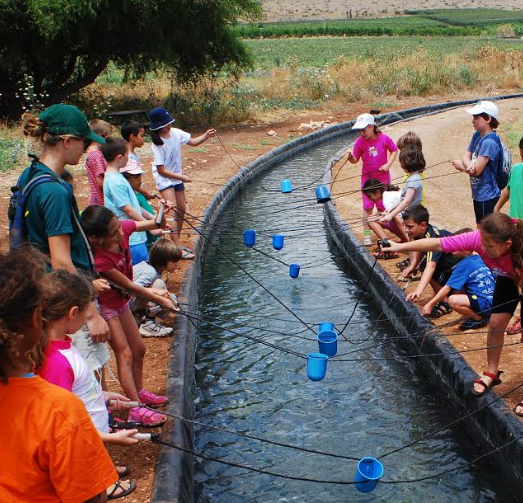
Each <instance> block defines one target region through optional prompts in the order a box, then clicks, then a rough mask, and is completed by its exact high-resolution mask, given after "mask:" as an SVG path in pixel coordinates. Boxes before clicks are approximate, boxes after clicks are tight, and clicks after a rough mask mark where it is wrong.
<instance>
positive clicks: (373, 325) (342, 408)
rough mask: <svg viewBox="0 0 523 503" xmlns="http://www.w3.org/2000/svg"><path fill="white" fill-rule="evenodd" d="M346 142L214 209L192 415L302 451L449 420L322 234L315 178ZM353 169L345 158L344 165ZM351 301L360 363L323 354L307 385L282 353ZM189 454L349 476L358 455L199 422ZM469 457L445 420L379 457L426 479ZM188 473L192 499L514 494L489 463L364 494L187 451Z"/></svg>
mask: <svg viewBox="0 0 523 503" xmlns="http://www.w3.org/2000/svg"><path fill="white" fill-rule="evenodd" d="M347 142H348V140H347V138H345V139H344V140H337V141H334V142H330V143H328V144H326V145H322V146H320V147H316V148H314V149H312V150H310V151H308V152H307V153H305V154H301V155H299V156H297V157H294V158H293V159H291V160H289V161H286V162H283V163H281V164H280V165H279V166H278V167H277V168H275V169H273V170H272V171H270V172H268V173H267V174H265V175H263V176H261V177H259V178H258V179H257V180H256V181H255V182H253V183H252V184H250V185H248V186H246V187H245V188H244V190H243V193H242V195H241V197H239V198H238V199H237V200H236V201H235V202H234V203H233V204H232V205H230V206H229V207H227V209H226V210H225V212H224V213H223V215H222V216H221V217H220V220H219V222H218V226H217V228H216V229H215V231H216V232H215V233H214V235H213V242H214V243H215V244H216V245H217V247H218V250H219V251H218V250H217V249H216V248H214V249H213V250H212V251H211V253H210V254H209V256H208V257H207V259H206V263H205V266H204V270H203V277H204V284H203V288H202V291H201V298H200V306H199V310H198V316H200V321H199V324H198V328H199V347H198V352H197V364H196V379H197V396H196V419H197V420H199V421H202V422H205V423H209V424H212V425H214V426H219V427H224V428H228V429H232V430H235V431H239V432H242V433H247V434H250V435H254V436H259V437H263V438H267V439H271V440H275V441H279V442H282V443H287V444H295V445H300V446H303V447H307V448H310V449H315V450H322V451H329V452H334V453H337V454H343V455H346V456H354V457H357V458H361V457H364V456H373V457H378V456H380V455H382V454H384V453H386V452H388V451H390V450H392V449H394V448H396V447H399V446H402V445H404V444H406V443H409V442H412V441H413V440H415V439H416V438H418V437H420V436H422V435H424V434H426V433H427V432H429V431H433V430H436V429H438V428H441V427H443V426H445V425H446V424H448V423H450V422H452V421H453V420H454V419H455V418H454V416H453V415H452V413H451V412H450V410H449V408H448V407H447V406H446V404H445V403H443V402H441V400H439V399H438V398H437V397H436V396H435V393H434V391H433V390H432V389H431V388H430V386H429V384H428V382H427V380H426V378H425V377H424V376H423V375H422V374H421V373H420V372H419V370H418V369H417V368H416V364H415V362H413V361H412V360H408V359H406V358H405V357H404V353H403V351H402V348H401V346H400V345H399V344H398V343H386V341H387V339H390V338H391V337H394V336H397V334H395V332H394V330H393V329H392V327H391V326H390V325H389V324H388V323H387V321H386V320H383V319H382V318H383V316H381V313H380V311H379V310H378V309H377V307H376V306H375V305H374V304H373V302H372V299H371V298H370V296H369V295H367V294H365V293H362V288H361V285H360V284H359V283H358V282H357V281H356V279H355V276H354V274H353V272H352V271H351V270H350V269H348V268H347V266H346V265H345V264H344V262H343V261H342V260H341V257H340V252H339V250H337V249H336V247H335V246H334V245H333V244H332V243H330V242H329V240H328V239H327V237H326V234H325V230H324V225H323V209H322V206H321V205H320V204H316V199H315V195H314V189H315V186H316V185H317V183H316V182H314V180H316V179H318V177H319V176H320V175H321V173H322V172H323V170H324V169H325V165H326V162H327V160H328V159H329V157H331V156H332V155H333V154H334V153H335V152H336V151H337V150H339V149H340V148H341V147H342V146H343V145H344V144H347ZM357 169H358V168H355V167H354V168H353V172H354V174H355V175H357V174H358V172H357ZM284 178H288V179H290V180H292V182H293V185H294V186H295V187H298V186H304V185H310V188H309V189H308V190H302V191H294V192H293V193H292V194H282V193H280V192H278V188H279V186H280V182H281V180H282V179H284ZM311 182H314V183H312V184H311ZM267 188H269V189H271V190H272V192H269V191H267V190H266V189H267ZM347 197H353V198H359V197H360V196H359V194H354V195H349V196H347ZM244 229H255V230H257V231H258V234H257V242H256V245H255V247H256V248H258V249H259V250H261V251H262V252H265V253H267V254H268V255H269V257H268V256H265V255H263V254H262V253H260V252H257V251H255V250H253V249H251V248H248V247H246V246H244V245H243V244H242V232H243V230H244ZM272 233H281V234H284V235H285V247H284V248H283V249H282V250H281V251H276V250H274V249H273V248H272V245H271V237H270V235H271V234H272ZM227 257H229V258H230V259H232V260H233V261H234V262H235V263H236V264H234V263H233V262H231V260H229V258H227ZM271 257H274V258H277V259H278V260H279V261H281V262H283V263H281V262H278V261H277V260H274V259H273V258H271ZM290 263H299V264H301V267H302V269H301V273H300V276H299V277H298V278H296V279H292V278H290V277H289V269H288V264H290ZM239 266H240V267H241V268H243V269H244V270H245V271H246V272H247V273H248V274H250V275H251V276H252V277H253V278H254V279H255V280H257V281H258V282H259V283H261V285H263V287H265V288H266V289H267V290H268V291H269V292H270V293H272V294H273V295H274V297H276V298H277V299H279V301H281V303H283V304H284V305H285V306H286V307H284V306H282V305H281V304H280V303H279V302H278V301H276V300H275V299H274V298H273V297H272V296H271V295H270V294H269V293H267V292H266V291H265V290H264V289H263V288H262V287H261V286H260V285H258V284H257V283H256V281H254V279H252V278H251V277H249V276H248V275H247V274H246V272H244V271H242V269H241V268H240V267H239ZM359 297H361V301H360V303H359V304H358V306H357V308H356V311H355V315H354V317H353V318H352V321H351V323H350V324H349V326H348V328H347V330H346V331H345V332H344V334H345V336H346V337H347V339H349V342H347V341H345V340H344V339H343V338H340V341H339V344H338V353H342V352H343V353H345V352H349V351H354V353H353V354H352V355H351V357H353V358H361V359H362V360H361V361H357V362H336V361H330V362H329V364H328V369H327V375H326V377H325V379H324V380H322V381H320V382H313V381H310V380H309V379H308V378H307V374H306V361H305V359H303V358H300V357H299V356H296V355H295V354H293V353H299V354H301V355H304V354H307V353H309V352H315V351H317V343H316V341H315V332H316V327H317V324H318V323H319V322H323V321H331V322H334V323H335V325H336V327H337V328H338V329H340V328H342V327H343V325H344V324H345V323H346V322H347V320H348V319H349V317H350V315H351V313H352V312H353V309H354V306H355V303H356V301H357V300H358V298H359ZM186 310H188V311H191V310H192V312H193V313H195V310H196V307H195V306H186ZM304 323H306V324H307V325H306V324H304ZM308 325H309V326H311V327H312V330H310V329H309V328H308ZM223 328H228V329H231V330H234V331H235V333H232V332H228V331H226V330H223ZM241 334H246V335H248V336H251V337H256V338H259V339H262V340H264V341H266V342H269V343H270V344H272V345H275V346H279V347H282V348H284V349H285V350H287V351H291V353H289V352H285V351H281V350H279V349H277V348H274V347H271V346H267V345H262V344H260V343H257V342H255V341H253V340H250V339H248V338H245V337H243V336H242V335H241ZM364 341H366V342H364ZM383 342H385V344H381V345H379V344H380V343H383ZM362 347H371V348H370V349H367V350H362ZM347 358H348V357H347ZM363 358H365V360H363ZM196 450H197V451H199V452H205V454H206V455H208V456H212V457H217V458H222V459H225V460H227V461H231V462H234V463H240V464H246V465H249V466H252V467H256V468H261V469H265V470H270V471H273V472H278V473H281V474H286V475H292V476H299V477H308V478H316V479H325V480H348V481H352V480H353V479H354V473H355V469H356V461H350V460H349V461H347V460H340V459H336V458H332V457H325V456H319V455H314V454H311V453H304V452H300V451H297V450H293V449H287V448H283V447H278V446H274V445H270V444H267V443H261V442H258V441H255V440H248V439H244V438H240V437H237V436H234V435H230V434H228V433H224V432H217V431H213V430H210V429H206V428H202V427H197V428H196ZM480 454H481V452H480V451H479V449H478V448H477V447H476V446H475V445H474V444H473V442H472V441H471V439H470V438H469V437H468V436H467V434H466V432H465V431H464V429H463V428H462V427H461V426H459V425H458V426H454V427H452V428H445V429H443V431H441V432H440V433H438V434H437V435H434V436H432V437H431V438H429V439H428V440H426V441H424V442H421V443H418V444H416V445H415V446H413V447H412V448H408V449H405V450H403V451H401V452H398V453H396V454H393V455H391V456H388V457H386V458H384V459H383V464H384V467H385V474H384V477H383V480H385V479H388V480H400V479H401V480H405V479H414V478H419V477H424V476H427V475H433V474H436V473H438V472H440V471H443V470H446V469H449V468H457V467H460V466H463V465H466V464H467V463H468V462H470V461H471V460H472V459H474V458H475V457H477V456H479V455H480ZM195 470H196V493H197V497H196V501H198V502H199V503H220V502H223V503H237V502H238V503H240V502H242V503H243V502H250V503H252V502H256V503H258V502H259V503H262V502H303V503H315V502H318V503H320V502H321V503H327V502H337V503H338V502H339V503H341V502H343V503H345V502H359V501H369V502H370V501H372V502H387V503H389V502H426V501H430V502H431V503H436V502H442V503H443V502H458V501H459V502H484V503H486V502H492V503H493V502H498V501H503V502H504V503H508V502H511V501H515V500H514V499H513V497H512V496H511V495H510V494H509V493H508V492H507V490H506V488H505V485H506V484H504V483H503V481H502V480H500V479H499V478H498V477H497V476H496V475H495V473H494V472H493V470H492V468H491V467H490V466H489V465H488V464H487V463H486V462H483V463H479V464H477V465H474V466H469V467H466V468H465V469H463V470H460V471H456V472H453V473H452V474H450V475H447V476H444V477H439V478H435V479H431V480H427V481H423V482H419V483H410V484H394V485H386V484H378V487H377V488H376V490H375V491H374V492H372V493H369V494H363V493H360V492H358V491H357V490H356V488H355V487H354V486H351V485H347V486H343V485H335V484H317V483H311V482H303V481H294V480H286V479H282V478H276V477H273V476H270V475H264V474H259V473H253V472H248V471H245V470H242V469H239V468H233V467H229V466H225V465H223V464H220V463H217V462H213V461H202V460H198V461H196V467H195Z"/></svg>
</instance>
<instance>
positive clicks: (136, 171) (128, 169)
mask: <svg viewBox="0 0 523 503" xmlns="http://www.w3.org/2000/svg"><path fill="white" fill-rule="evenodd" d="M120 173H129V174H130V175H141V174H142V173H145V171H144V170H143V169H142V168H141V166H140V163H139V162H138V161H135V160H134V159H129V160H128V161H127V164H126V165H125V166H124V167H123V168H120Z"/></svg>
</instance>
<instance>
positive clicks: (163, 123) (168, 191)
mask: <svg viewBox="0 0 523 503" xmlns="http://www.w3.org/2000/svg"><path fill="white" fill-rule="evenodd" d="M147 115H148V117H149V120H150V121H151V124H150V126H149V129H150V130H151V139H152V142H153V154H154V163H153V176H154V180H155V182H156V187H157V188H158V190H159V191H160V193H161V194H162V197H163V198H164V199H166V200H167V201H170V202H172V203H175V204H176V215H177V217H176V229H175V231H176V232H174V233H172V234H171V239H172V240H173V241H174V242H175V243H176V244H179V243H180V234H181V231H182V227H183V220H184V217H185V190H184V183H190V181H191V179H190V178H189V177H188V176H186V175H184V174H183V173H182V149H181V146H182V145H191V146H193V147H196V146H197V145H201V144H202V143H204V142H205V141H207V140H208V139H209V138H212V137H214V135H215V134H216V131H215V130H214V129H208V130H207V131H206V132H205V133H203V134H202V135H200V136H197V137H196V138H191V135H190V134H189V133H186V132H185V131H182V130H181V129H177V128H172V127H171V124H172V123H173V122H174V119H172V118H171V116H170V115H169V113H168V112H167V110H166V109H165V108H162V107H157V108H153V109H152V110H151V111H150V112H149V113H148V114H147ZM182 250H183V252H184V253H183V256H182V258H184V259H193V258H194V257H195V255H194V253H193V252H192V250H191V249H189V248H186V247H182Z"/></svg>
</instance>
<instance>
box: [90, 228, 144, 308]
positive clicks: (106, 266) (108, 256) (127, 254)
mask: <svg viewBox="0 0 523 503" xmlns="http://www.w3.org/2000/svg"><path fill="white" fill-rule="evenodd" d="M120 225H121V226H122V232H123V238H122V242H121V243H120V251H119V252H118V253H114V252H112V251H109V250H104V249H103V248H99V247H98V246H95V247H94V248H93V252H94V264H95V266H96V270H97V271H98V272H99V273H100V274H103V273H104V272H106V271H111V270H112V269H116V270H117V271H119V272H121V273H122V274H123V275H124V276H126V277H128V278H129V279H130V280H131V281H132V280H133V263H132V259H131V251H130V250H129V236H130V235H131V234H132V233H133V232H134V231H135V230H136V222H135V221H134V220H120ZM98 302H99V303H100V306H102V307H103V308H105V309H120V308H122V307H123V306H125V304H127V302H129V299H128V298H127V297H126V296H125V294H124V293H123V292H122V291H120V290H117V289H116V288H111V289H110V290H109V291H108V292H101V293H100V294H99V295H98Z"/></svg>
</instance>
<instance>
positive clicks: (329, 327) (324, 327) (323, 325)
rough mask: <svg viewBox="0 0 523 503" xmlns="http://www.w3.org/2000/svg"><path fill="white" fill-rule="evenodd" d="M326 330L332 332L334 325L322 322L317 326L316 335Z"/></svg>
mask: <svg viewBox="0 0 523 503" xmlns="http://www.w3.org/2000/svg"><path fill="white" fill-rule="evenodd" d="M327 330H331V331H332V330H334V323H331V322H330V321H322V322H321V323H320V324H319V325H318V333H320V332H325V331H327Z"/></svg>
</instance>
